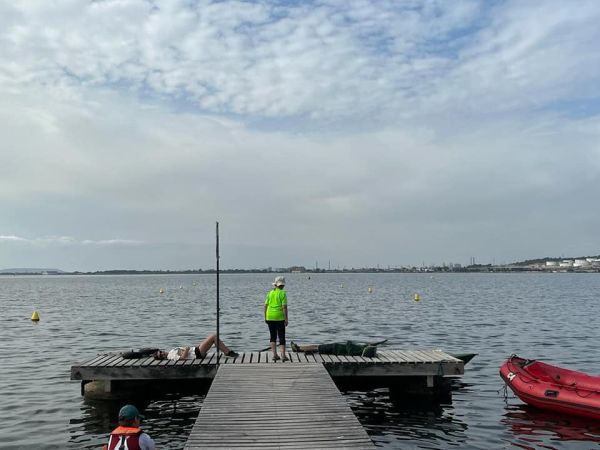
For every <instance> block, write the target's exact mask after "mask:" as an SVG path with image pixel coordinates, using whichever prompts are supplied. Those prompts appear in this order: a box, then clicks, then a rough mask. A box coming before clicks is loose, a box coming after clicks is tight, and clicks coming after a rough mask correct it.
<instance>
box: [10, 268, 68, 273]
mask: <svg viewBox="0 0 600 450" xmlns="http://www.w3.org/2000/svg"><path fill="white" fill-rule="evenodd" d="M0 273H16V274H36V273H37V274H44V273H51V274H57V273H65V272H64V271H63V270H60V269H30V268H17V269H2V270H0Z"/></svg>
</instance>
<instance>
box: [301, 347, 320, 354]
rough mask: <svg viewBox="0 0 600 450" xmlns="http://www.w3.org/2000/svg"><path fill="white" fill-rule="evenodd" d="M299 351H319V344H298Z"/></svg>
mask: <svg viewBox="0 0 600 450" xmlns="http://www.w3.org/2000/svg"><path fill="white" fill-rule="evenodd" d="M300 351H301V352H308V353H317V352H318V351H319V346H318V345H300Z"/></svg>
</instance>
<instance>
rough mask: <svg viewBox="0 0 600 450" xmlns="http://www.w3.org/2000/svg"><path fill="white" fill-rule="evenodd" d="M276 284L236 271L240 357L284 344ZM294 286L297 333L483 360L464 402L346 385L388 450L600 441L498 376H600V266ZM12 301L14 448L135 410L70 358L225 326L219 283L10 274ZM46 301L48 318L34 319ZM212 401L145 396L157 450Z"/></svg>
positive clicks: (227, 306) (1, 415)
mask: <svg viewBox="0 0 600 450" xmlns="http://www.w3.org/2000/svg"><path fill="white" fill-rule="evenodd" d="M273 278H274V275H266V274H245V275H221V289H220V292H221V336H222V338H223V339H224V340H225V342H226V343H227V344H228V345H230V346H231V347H232V348H234V349H235V350H238V351H257V350H260V349H262V348H265V347H267V346H268V330H267V329H266V325H265V324H264V322H263V320H262V308H263V306H262V304H263V299H264V295H265V292H266V291H267V290H268V289H269V288H270V286H271V281H272V279H273ZM286 279H287V286H286V290H287V291H288V298H289V308H290V325H289V328H288V341H289V340H290V339H291V340H294V341H296V342H298V343H315V342H317V343H318V342H325V341H332V340H344V339H350V338H351V339H356V340H369V341H370V340H378V339H382V338H388V339H389V343H390V345H389V346H388V348H396V349H402V348H408V349H415V348H422V349H425V348H440V349H443V350H445V351H447V352H476V353H478V354H479V355H478V356H477V357H476V358H475V359H474V360H473V361H472V362H471V363H469V365H468V366H466V370H465V375H464V377H462V379H461V380H460V381H459V382H456V383H455V384H454V391H453V402H452V404H450V405H442V406H441V407H439V408H433V409H429V410H421V411H419V410H410V409H409V410H405V409H399V408H396V407H394V406H393V405H392V404H391V403H390V402H389V399H388V396H387V392H386V390H385V389H380V390H374V391H369V392H356V391H352V392H345V393H344V395H345V397H346V399H347V401H348V403H349V404H350V405H351V407H352V409H353V410H354V412H355V414H356V415H357V416H358V418H359V420H360V422H361V423H362V424H363V426H364V427H365V429H366V430H367V432H368V433H369V435H370V436H371V438H372V439H373V441H374V442H375V444H376V445H377V446H378V447H381V448H389V449H392V448H399V449H400V448H401V449H447V448H461V449H495V448H521V449H590V448H600V423H597V422H596V423H594V422H593V421H587V420H583V419H576V418H564V417H561V416H559V415H555V414H551V413H544V412H539V411H535V410H531V409H529V408H527V407H525V406H524V405H523V404H522V403H521V401H520V400H518V399H517V398H515V397H514V396H513V395H512V393H511V392H510V391H509V393H508V398H505V395H504V389H503V382H502V380H501V379H500V377H499V375H498V368H499V366H500V365H501V364H502V362H503V360H504V359H506V358H507V357H508V356H509V355H511V354H512V353H517V354H519V355H521V356H524V357H527V358H531V359H534V358H535V359H542V360H545V361H548V362H554V363H556V364H559V365H563V366H566V367H569V368H572V369H575V370H582V371H585V372H588V373H591V374H598V373H600V358H599V357H598V356H599V355H598V343H599V342H600V327H599V326H598V317H599V316H600V306H599V305H600V298H599V297H600V274H571V273H557V274H537V273H523V274H433V275H430V274H310V275H309V274H286ZM161 288H163V289H164V290H165V293H164V294H162V295H161V294H160V293H159V291H160V289H161ZM369 288H371V291H372V292H369ZM415 293H419V294H420V296H421V301H420V302H415V301H414V300H413V299H414V294H415ZM0 309H1V311H2V314H1V317H0V381H1V383H0V448H2V449H20V448H27V449H33V448H34V449H38V448H40V449H42V448H73V449H85V448H90V449H91V448H94V449H97V448H99V447H100V446H101V445H102V444H104V443H105V441H106V439H107V435H108V433H109V432H110V431H111V430H112V428H113V427H114V425H115V420H116V414H117V411H118V409H119V408H120V406H121V403H119V402H106V401H89V400H85V399H84V398H83V397H81V395H80V384H79V382H74V381H70V380H69V376H70V366H71V365H72V364H73V363H76V362H79V361H83V360H86V359H88V358H90V357H93V356H95V355H96V354H97V353H99V352H106V351H123V350H128V349H132V348H140V347H161V348H169V347H171V346H176V345H183V344H190V345H194V344H196V343H197V342H198V341H199V340H200V339H201V338H203V337H204V336H205V335H207V334H209V333H211V332H214V323H215V276H214V275H159V276H154V275H152V276H150V275H143V276H142V275H140V276H39V277H38V276H17V277H12V276H2V277H0ZM34 310H38V311H39V313H40V317H41V320H40V322H39V323H37V324H35V323H33V322H31V321H30V320H29V318H30V316H31V314H32V312H33V311H34ZM202 400H203V395H201V394H186V393H172V394H169V395H162V396H158V395H157V396H153V395H152V394H149V395H148V397H147V398H145V399H144V400H143V401H142V402H141V404H140V405H138V406H140V408H142V409H143V412H144V414H145V415H146V420H145V421H144V427H145V429H147V430H148V432H149V433H150V435H151V436H152V437H153V438H154V439H155V441H156V443H157V447H159V448H161V449H178V448H182V447H183V445H184V443H185V440H186V437H187V434H188V433H189V431H190V430H191V427H192V425H193V423H194V421H195V418H196V416H197V414H198V411H199V410H200V408H201V406H202ZM269 428H273V429H276V418H275V417H274V418H273V421H272V422H270V423H265V429H269Z"/></svg>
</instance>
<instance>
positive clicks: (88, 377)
mask: <svg viewBox="0 0 600 450" xmlns="http://www.w3.org/2000/svg"><path fill="white" fill-rule="evenodd" d="M289 357H290V358H291V361H290V362H285V363H284V362H282V361H277V362H276V363H274V362H273V361H272V359H271V352H246V353H240V356H238V357H236V358H228V357H225V356H222V357H221V358H220V360H221V365H223V366H244V367H245V366H254V365H276V366H283V367H291V366H295V365H307V364H317V365H323V366H324V367H325V368H326V369H327V371H328V372H329V374H330V375H331V376H332V377H342V376H352V377H361V376H365V377H369V376H430V375H434V376H435V375H443V376H457V375H462V374H463V373H464V363H463V362H462V361H461V360H459V359H456V358H454V357H452V356H450V355H448V354H447V353H444V352H442V351H440V350H383V351H378V353H377V357H374V358H369V357H358V356H335V355H320V354H306V353H301V352H300V353H295V352H290V353H289ZM216 360H217V358H216V353H214V352H211V353H209V354H208V355H206V357H204V358H203V359H189V360H185V361H177V362H175V361H169V360H157V359H154V358H153V357H148V358H141V359H139V360H136V359H133V360H126V359H123V358H122V357H121V356H120V354H115V353H109V354H104V355H97V356H96V357H94V358H90V359H89V360H88V361H85V362H83V363H81V364H78V365H73V366H71V379H72V380H82V381H93V380H98V381H102V380H111V381H112V380H161V379H212V378H213V377H214V376H215V374H216V373H217V366H216Z"/></svg>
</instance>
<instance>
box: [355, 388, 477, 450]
mask: <svg viewBox="0 0 600 450" xmlns="http://www.w3.org/2000/svg"><path fill="white" fill-rule="evenodd" d="M344 396H345V397H346V400H347V401H348V404H349V405H350V407H351V408H352V411H353V412H354V413H355V414H356V416H357V417H358V419H359V421H360V423H361V425H363V427H364V428H365V430H366V431H367V433H368V434H369V436H370V437H371V439H372V440H373V442H375V444H376V445H377V446H378V447H382V448H390V449H391V448H394V449H395V448H402V447H404V446H405V445H407V442H408V441H412V442H414V441H415V440H423V442H426V443H427V448H439V449H444V448H448V447H449V446H462V445H464V444H465V443H466V442H467V436H466V431H467V429H468V425H467V424H466V423H465V422H464V421H463V420H461V418H459V417H457V416H456V415H455V414H454V409H453V406H452V404H451V403H436V402H425V401H422V402H411V403H393V402H392V401H391V400H390V395H389V390H388V389H387V388H381V389H374V390H371V391H367V392H360V391H346V392H344Z"/></svg>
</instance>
